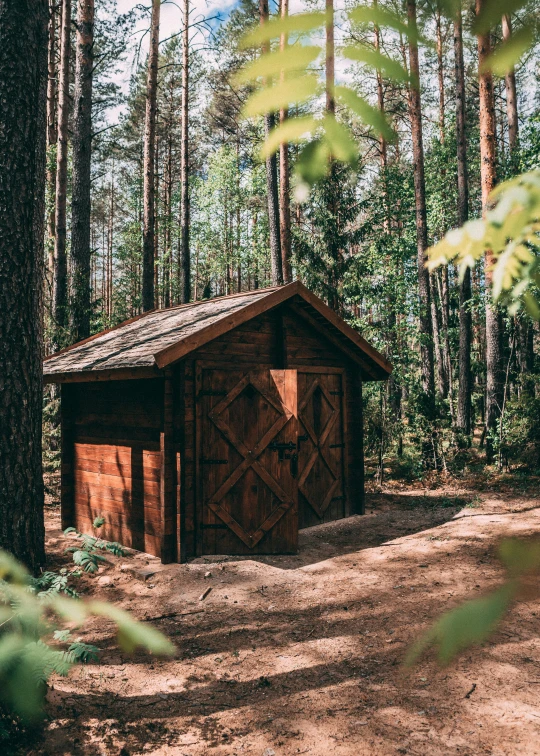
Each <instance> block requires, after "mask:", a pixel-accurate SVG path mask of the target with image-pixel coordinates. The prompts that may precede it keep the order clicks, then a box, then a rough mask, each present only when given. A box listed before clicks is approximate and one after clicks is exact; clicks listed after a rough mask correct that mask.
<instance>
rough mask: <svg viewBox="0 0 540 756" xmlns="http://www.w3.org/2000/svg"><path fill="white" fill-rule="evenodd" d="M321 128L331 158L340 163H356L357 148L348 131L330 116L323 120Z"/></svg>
mask: <svg viewBox="0 0 540 756" xmlns="http://www.w3.org/2000/svg"><path fill="white" fill-rule="evenodd" d="M323 126H324V133H325V138H326V141H327V143H328V147H329V149H330V154H331V155H332V157H334V158H335V159H336V160H340V161H341V162H342V163H349V164H351V165H355V164H356V163H357V161H358V146H357V144H356V142H355V141H354V139H353V138H352V136H351V132H350V131H349V129H348V128H346V126H344V125H343V124H342V123H339V121H337V120H336V118H335V116H333V115H330V114H328V115H326V116H325V117H324V118H323Z"/></svg>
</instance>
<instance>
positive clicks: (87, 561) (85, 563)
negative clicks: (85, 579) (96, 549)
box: [73, 550, 99, 572]
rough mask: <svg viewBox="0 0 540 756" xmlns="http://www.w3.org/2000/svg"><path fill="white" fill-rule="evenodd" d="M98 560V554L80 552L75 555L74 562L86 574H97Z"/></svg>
mask: <svg viewBox="0 0 540 756" xmlns="http://www.w3.org/2000/svg"><path fill="white" fill-rule="evenodd" d="M98 559H99V557H98V555H97V554H89V553H88V551H82V550H78V551H75V552H74V553H73V561H74V562H75V564H77V565H78V566H79V567H82V568H83V570H84V571H85V572H97V571H98V569H99V567H98Z"/></svg>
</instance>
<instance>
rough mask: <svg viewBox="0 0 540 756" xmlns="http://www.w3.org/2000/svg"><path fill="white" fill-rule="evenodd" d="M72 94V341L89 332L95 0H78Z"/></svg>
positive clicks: (83, 337) (87, 334) (85, 335)
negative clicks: (73, 89)
mask: <svg viewBox="0 0 540 756" xmlns="http://www.w3.org/2000/svg"><path fill="white" fill-rule="evenodd" d="M75 49H76V60H75V94H74V98H73V193H72V200H71V204H72V214H71V303H70V330H71V337H72V339H73V341H81V340H82V339H86V338H88V336H90V256H91V249H90V218H91V195H90V183H91V159H92V83H93V74H94V0H79V5H78V10H77V42H76V46H75Z"/></svg>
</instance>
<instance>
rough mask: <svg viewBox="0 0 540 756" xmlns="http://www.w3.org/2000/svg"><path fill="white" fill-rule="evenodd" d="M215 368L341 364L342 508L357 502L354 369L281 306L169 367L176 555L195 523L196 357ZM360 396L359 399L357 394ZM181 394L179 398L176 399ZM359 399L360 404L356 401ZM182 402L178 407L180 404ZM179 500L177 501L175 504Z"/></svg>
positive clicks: (185, 551)
mask: <svg viewBox="0 0 540 756" xmlns="http://www.w3.org/2000/svg"><path fill="white" fill-rule="evenodd" d="M197 361H200V362H204V363H205V364H207V365H208V364H214V365H215V367H219V368H221V369H227V368H230V369H236V370H238V368H239V367H245V369H246V371H247V370H249V369H254V368H264V367H268V368H298V369H301V368H302V367H316V366H322V367H337V368H345V369H346V370H345V383H346V389H345V391H346V403H347V407H348V412H347V418H344V421H345V424H346V427H347V432H346V443H347V450H346V451H347V470H348V475H347V481H346V507H345V514H346V515H347V514H353V513H356V512H361V511H362V507H363V479H362V476H363V473H362V472H361V470H362V467H363V465H362V464H359V456H358V455H359V454H361V450H362V431H361V429H362V425H361V412H362V408H361V393H360V395H359V393H358V386H360V387H361V383H360V380H359V369H358V367H357V366H356V365H352V364H351V363H350V361H349V360H348V359H347V358H346V357H345V356H344V355H343V353H342V352H340V351H339V350H338V349H337V348H336V347H335V346H334V345H332V344H331V343H330V342H328V341H327V340H326V339H325V338H324V337H323V336H321V334H320V333H318V332H317V331H316V330H315V329H314V328H312V327H311V326H310V325H309V324H307V323H304V322H302V321H301V320H300V319H299V318H298V316H296V315H295V314H293V313H290V312H288V311H287V308H286V306H285V307H284V308H279V309H276V310H274V311H272V312H270V313H265V314H263V315H260V316H258V317H257V318H254V319H253V320H251V321H249V322H248V323H245V324H243V325H241V326H239V327H238V328H235V329H234V330H233V331H230V332H229V333H227V334H225V335H223V336H221V337H219V338H217V339H215V340H214V341H212V342H210V343H209V344H206V345H205V346H204V347H202V348H201V349H199V350H197V351H196V352H194V353H193V354H191V355H189V357H187V358H186V359H185V360H182V361H181V362H180V363H178V365H177V366H176V367H175V369H174V376H173V391H174V393H175V395H177V396H179V397H180V398H179V401H178V402H175V404H176V405H177V407H176V409H175V413H174V421H173V427H174V446H175V451H176V469H177V511H178V514H179V532H180V545H179V554H180V559H181V561H185V560H186V559H188V558H190V557H192V556H194V555H195V526H196V501H195V499H196V485H195V449H196V439H195V433H196V386H195V380H196V363H197ZM359 397H360V399H359ZM182 399H183V401H182ZM359 401H360V404H359ZM180 407H182V409H183V411H182V409H180ZM180 501H181V506H180Z"/></svg>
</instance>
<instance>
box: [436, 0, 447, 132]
mask: <svg viewBox="0 0 540 756" xmlns="http://www.w3.org/2000/svg"><path fill="white" fill-rule="evenodd" d="M435 31H436V37H437V79H438V83H439V136H440V139H441V143H442V144H444V136H445V134H444V109H445V96H444V57H443V38H442V23H441V9H440V7H437V12H436V16H435Z"/></svg>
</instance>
